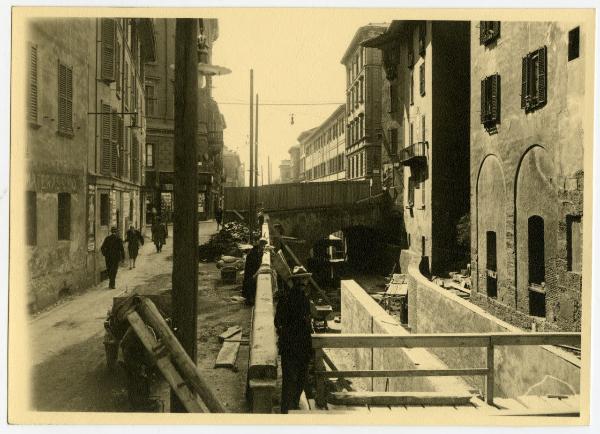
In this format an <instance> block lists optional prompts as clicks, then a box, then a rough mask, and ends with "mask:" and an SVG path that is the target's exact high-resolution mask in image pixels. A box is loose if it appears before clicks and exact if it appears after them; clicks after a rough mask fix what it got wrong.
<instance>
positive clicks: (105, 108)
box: [101, 104, 111, 175]
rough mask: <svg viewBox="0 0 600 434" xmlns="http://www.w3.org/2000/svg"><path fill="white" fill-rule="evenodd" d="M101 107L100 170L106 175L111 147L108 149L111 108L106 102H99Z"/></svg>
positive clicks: (108, 172) (108, 170)
mask: <svg viewBox="0 0 600 434" xmlns="http://www.w3.org/2000/svg"><path fill="white" fill-rule="evenodd" d="M101 107H102V115H101V118H102V125H101V132H102V162H101V171H102V173H104V174H106V175H108V174H110V161H111V157H110V154H111V149H110V146H111V145H110V118H111V114H110V113H111V108H110V105H108V104H101Z"/></svg>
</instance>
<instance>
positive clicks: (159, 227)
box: [152, 219, 168, 253]
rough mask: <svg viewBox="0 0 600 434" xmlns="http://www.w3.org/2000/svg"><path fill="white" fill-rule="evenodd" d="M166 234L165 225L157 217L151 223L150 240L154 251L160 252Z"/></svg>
mask: <svg viewBox="0 0 600 434" xmlns="http://www.w3.org/2000/svg"><path fill="white" fill-rule="evenodd" d="M167 236H168V233H167V227H166V225H165V224H164V223H162V222H161V221H160V219H157V220H156V221H155V222H154V224H153V225H152V241H153V242H154V245H155V246H156V252H157V253H158V252H160V251H161V250H162V248H163V246H164V245H165V243H166V238H167Z"/></svg>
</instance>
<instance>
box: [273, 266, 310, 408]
mask: <svg viewBox="0 0 600 434" xmlns="http://www.w3.org/2000/svg"><path fill="white" fill-rule="evenodd" d="M309 277H310V273H308V272H307V271H306V269H305V268H304V267H294V270H293V272H292V275H291V280H292V284H291V286H290V287H289V288H288V289H285V290H284V291H283V294H282V295H281V297H280V299H279V301H278V302H277V308H276V309H275V329H276V331H277V336H278V342H277V344H278V347H279V354H280V355H281V370H282V383H281V413H284V414H285V413H287V412H288V411H289V410H295V409H298V408H299V404H300V396H301V395H302V391H303V390H304V388H305V385H306V377H307V373H308V364H309V362H310V359H311V358H312V341H311V323H310V303H309V301H308V297H307V296H306V287H307V283H308V279H309Z"/></svg>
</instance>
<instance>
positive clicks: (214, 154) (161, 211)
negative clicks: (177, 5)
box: [145, 19, 226, 223]
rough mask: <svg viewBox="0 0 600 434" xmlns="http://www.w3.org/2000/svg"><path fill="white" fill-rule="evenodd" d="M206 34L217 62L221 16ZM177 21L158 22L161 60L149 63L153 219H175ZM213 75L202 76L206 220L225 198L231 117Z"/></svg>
mask: <svg viewBox="0 0 600 434" xmlns="http://www.w3.org/2000/svg"><path fill="white" fill-rule="evenodd" d="M202 23H203V24H202V25H201V26H199V27H200V29H199V31H200V32H201V34H202V35H203V36H204V38H205V41H206V44H207V50H208V56H207V57H208V58H207V63H211V59H212V47H213V43H214V42H215V41H216V40H217V39H218V36H219V27H218V22H217V20H216V19H203V20H202ZM175 25H176V21H175V20H174V19H157V20H156V25H155V27H156V46H157V49H156V59H155V60H154V61H152V62H149V63H147V64H146V82H145V89H146V94H147V106H146V112H147V123H148V140H147V143H146V167H145V172H146V192H147V195H146V209H147V218H146V220H147V222H148V223H150V222H151V220H152V218H153V217H154V211H155V212H156V214H157V215H161V216H162V218H163V219H166V220H167V221H171V218H172V213H173V203H174V200H175V198H174V197H173V186H174V183H175V180H174V176H175V172H174V170H175V169H174V142H173V126H174V115H175V113H174V110H175V89H174V80H175V70H174V65H175ZM211 81H212V79H211V77H209V76H207V77H202V79H200V77H199V86H202V87H201V88H199V89H198V91H199V92H198V150H197V156H198V213H199V218H200V219H205V218H208V217H210V216H212V215H213V214H214V209H215V207H216V205H217V203H218V200H219V198H220V196H221V181H222V170H223V169H222V164H223V163H222V153H223V129H224V128H225V126H226V125H225V120H224V118H223V116H222V114H221V113H220V112H219V107H218V105H217V103H216V102H215V100H214V99H213V98H212V96H211V94H212V90H211Z"/></svg>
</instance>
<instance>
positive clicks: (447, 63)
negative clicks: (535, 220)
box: [363, 20, 471, 276]
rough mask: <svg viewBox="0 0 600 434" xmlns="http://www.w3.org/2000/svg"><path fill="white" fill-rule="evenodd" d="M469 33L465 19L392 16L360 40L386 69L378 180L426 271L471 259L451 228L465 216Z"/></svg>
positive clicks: (437, 271)
mask: <svg viewBox="0 0 600 434" xmlns="http://www.w3.org/2000/svg"><path fill="white" fill-rule="evenodd" d="M469 32H470V27H469V23H468V22H458V21H454V22H453V21H400V20H398V21H396V20H394V21H393V22H392V23H391V24H390V26H389V27H388V28H387V30H386V31H385V33H383V34H382V35H380V36H378V37H375V38H372V39H370V40H368V41H365V42H363V46H365V47H367V49H371V50H374V49H375V48H378V49H379V50H380V51H379V52H380V57H381V61H382V64H383V69H384V71H385V75H384V79H383V81H382V82H381V83H380V86H381V87H380V88H381V89H382V91H381V93H382V95H383V97H382V100H383V105H382V110H381V112H382V117H381V131H380V134H381V136H382V137H381V138H382V140H381V148H380V149H381V154H382V172H383V173H382V176H381V177H380V179H381V181H382V183H383V186H384V188H385V189H386V190H387V191H388V192H389V194H390V197H391V198H392V200H393V203H394V207H395V208H396V210H398V209H399V208H400V209H402V208H403V221H404V225H405V228H406V241H407V245H408V250H410V251H412V253H413V254H417V255H420V256H421V258H422V261H421V268H422V271H423V273H424V274H434V275H438V276H439V275H442V274H444V273H445V272H447V271H449V270H453V269H454V270H457V269H459V267H461V268H465V267H466V264H467V262H468V260H469V259H468V257H469V247H468V246H465V247H464V248H462V249H461V247H460V246H459V245H458V243H457V230H456V227H457V224H458V222H459V220H460V219H461V217H462V216H465V215H468V213H469V110H470V106H469V101H470V98H469V94H470V85H471V83H470V80H469V66H470V64H469V58H470V52H469V42H470V40H469ZM404 256H406V257H408V255H404ZM404 262H405V261H404V260H403V255H401V263H404Z"/></svg>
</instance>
